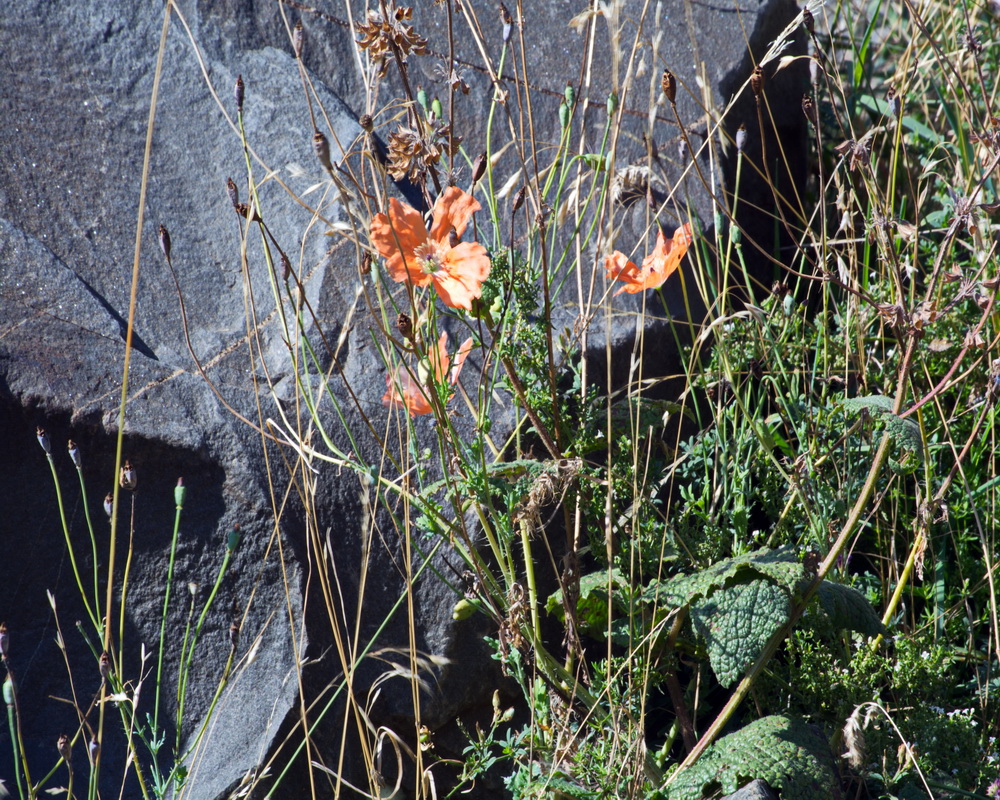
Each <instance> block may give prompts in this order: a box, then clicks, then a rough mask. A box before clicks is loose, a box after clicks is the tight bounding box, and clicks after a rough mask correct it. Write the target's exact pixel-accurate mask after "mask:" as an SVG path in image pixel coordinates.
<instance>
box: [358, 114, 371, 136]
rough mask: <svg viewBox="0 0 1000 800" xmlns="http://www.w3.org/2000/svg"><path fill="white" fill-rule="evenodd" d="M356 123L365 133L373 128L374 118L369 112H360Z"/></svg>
mask: <svg viewBox="0 0 1000 800" xmlns="http://www.w3.org/2000/svg"><path fill="white" fill-rule="evenodd" d="M358 124H359V125H360V126H361V129H362V130H363V131H364V132H365V133H371V132H372V131H373V130H374V129H375V120H373V119H372V115H371V114H362V115H361V116H360V117H359V118H358Z"/></svg>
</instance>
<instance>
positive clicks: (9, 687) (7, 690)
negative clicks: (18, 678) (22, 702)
mask: <svg viewBox="0 0 1000 800" xmlns="http://www.w3.org/2000/svg"><path fill="white" fill-rule="evenodd" d="M3 701H4V702H5V703H6V704H7V705H9V706H12V705H14V684H13V683H11V682H10V675H8V676H7V677H6V679H5V680H4V682H3Z"/></svg>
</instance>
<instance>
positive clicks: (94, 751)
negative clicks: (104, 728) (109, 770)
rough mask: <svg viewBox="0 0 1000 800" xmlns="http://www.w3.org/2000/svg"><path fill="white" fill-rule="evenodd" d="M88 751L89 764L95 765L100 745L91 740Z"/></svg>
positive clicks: (95, 740)
mask: <svg viewBox="0 0 1000 800" xmlns="http://www.w3.org/2000/svg"><path fill="white" fill-rule="evenodd" d="M89 750H90V762H91V763H92V764H93V763H96V762H97V757H98V756H99V755H100V754H101V743H100V742H98V741H97V739H91V740H90V747H89Z"/></svg>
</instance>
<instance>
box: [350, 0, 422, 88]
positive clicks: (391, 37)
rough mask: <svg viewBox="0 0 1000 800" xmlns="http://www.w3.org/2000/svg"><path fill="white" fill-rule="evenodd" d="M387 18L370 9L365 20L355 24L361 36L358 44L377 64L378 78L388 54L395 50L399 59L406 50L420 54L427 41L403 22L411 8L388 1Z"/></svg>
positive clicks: (383, 70)
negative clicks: (394, 5)
mask: <svg viewBox="0 0 1000 800" xmlns="http://www.w3.org/2000/svg"><path fill="white" fill-rule="evenodd" d="M386 10H387V12H388V13H387V17H386V18H383V16H382V15H381V14H380V13H379V12H378V11H375V10H374V9H371V10H369V12H368V20H367V22H360V23H358V25H357V26H356V28H357V32H358V33H359V34H360V36H361V38H360V39H358V40H357V41H358V46H359V47H360V48H361V49H362V50H366V51H368V58H369V59H371V61H372V63H373V64H376V65H377V66H378V75H379V77H380V78H381V77H384V76H385V73H386V68H387V66H388V62H389V59H388V56H389V55H391V54H393V53H395V54H396V55H397V56H398V57H399V58H400V59H401V60H402V61H403V62H405V61H406V59H407V56H409V54H410V53H414V54H415V55H418V56H420V55H423V54H424V53H426V52H427V40H426V39H424V38H423V37H422V36H419V35H418V34H417V33H416V31H414V30H413V26H412V25H409V24H407V23H408V22H409V20H410V19H411V18H412V16H413V9H412V8H407V7H405V6H400V7H398V8H395V7H393V5H392V4H391V3H390V4H389V6H388V8H387V9H386Z"/></svg>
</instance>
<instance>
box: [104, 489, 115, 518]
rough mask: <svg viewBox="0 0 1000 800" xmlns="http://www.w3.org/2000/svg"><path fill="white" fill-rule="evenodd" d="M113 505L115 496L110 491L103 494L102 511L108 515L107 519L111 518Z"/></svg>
mask: <svg viewBox="0 0 1000 800" xmlns="http://www.w3.org/2000/svg"><path fill="white" fill-rule="evenodd" d="M114 506H115V496H114V495H113V494H111V492H108V493H107V494H106V495H104V513H105V514H107V515H108V518H109V519H110V518H111V512H112V511H113V510H114Z"/></svg>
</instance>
